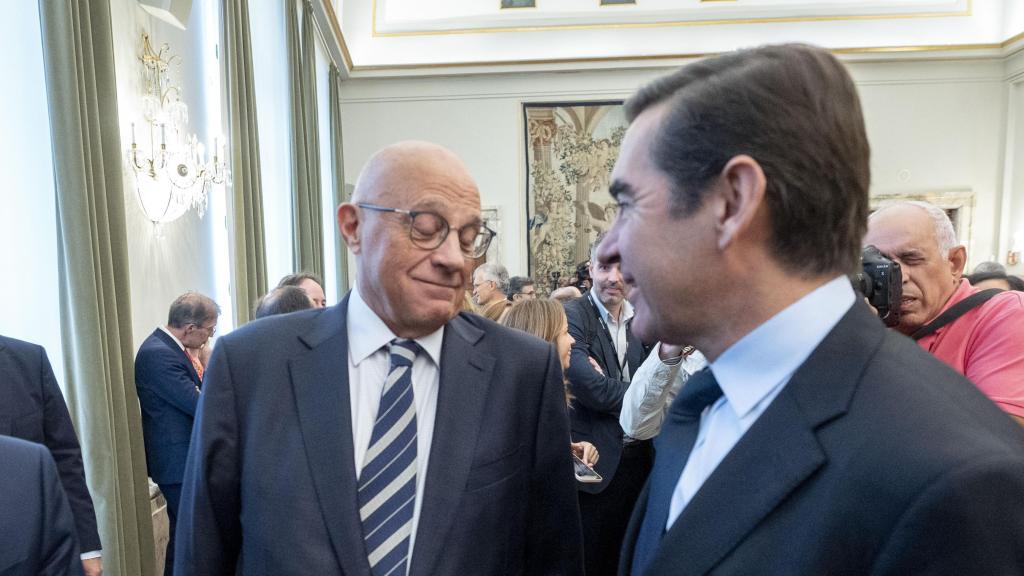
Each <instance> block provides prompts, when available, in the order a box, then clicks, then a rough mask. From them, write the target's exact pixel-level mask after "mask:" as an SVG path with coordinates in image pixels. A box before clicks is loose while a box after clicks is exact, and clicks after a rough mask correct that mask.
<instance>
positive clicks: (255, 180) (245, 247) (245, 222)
mask: <svg viewBox="0 0 1024 576" xmlns="http://www.w3.org/2000/svg"><path fill="white" fill-rule="evenodd" d="M221 9H222V13H223V15H224V28H223V32H224V38H223V39H222V44H223V46H224V69H225V78H226V83H225V86H226V89H227V96H228V123H229V124H230V131H231V181H232V184H231V197H232V208H233V219H232V222H233V230H234V240H233V243H232V244H233V245H232V251H233V258H232V260H233V266H234V275H233V282H234V289H235V290H234V292H235V303H234V306H235V310H234V311H235V323H236V325H238V326H241V325H242V324H244V323H246V322H248V321H249V320H250V319H251V315H252V309H253V308H252V307H253V304H254V303H255V302H256V301H257V300H258V299H259V297H260V296H262V295H263V294H265V293H266V292H267V251H266V240H265V236H264V231H263V183H262V180H261V178H260V146H259V130H258V129H257V121H256V84H255V82H254V81H253V73H252V39H251V35H250V26H249V0H223V2H222V4H221Z"/></svg>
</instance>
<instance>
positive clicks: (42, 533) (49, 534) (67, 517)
mask: <svg viewBox="0 0 1024 576" xmlns="http://www.w3.org/2000/svg"><path fill="white" fill-rule="evenodd" d="M0 462H2V463H3V473H0V573H3V574H4V576H38V575H40V574H46V575H47V576H50V575H52V576H70V575H79V574H82V562H81V560H79V558H78V542H77V541H76V540H75V519H74V518H73V517H72V514H71V507H70V506H68V499H67V497H66V496H65V495H64V490H63V489H62V488H61V479H60V476H59V474H58V472H57V467H56V466H54V462H53V458H52V455H51V454H50V453H49V451H48V450H47V449H46V448H45V447H44V446H41V445H39V444H35V443H33V442H28V441H25V440H21V439H19V438H8V437H6V436H0Z"/></svg>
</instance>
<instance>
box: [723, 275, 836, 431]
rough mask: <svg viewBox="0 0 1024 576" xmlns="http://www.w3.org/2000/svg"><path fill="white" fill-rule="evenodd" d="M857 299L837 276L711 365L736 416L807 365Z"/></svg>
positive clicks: (731, 347) (786, 309) (773, 318)
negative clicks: (805, 362)
mask: <svg viewBox="0 0 1024 576" xmlns="http://www.w3.org/2000/svg"><path fill="white" fill-rule="evenodd" d="M855 300H856V297H855V296H854V293H853V287H852V286H851V285H850V280H849V279H848V278H847V277H846V276H839V277H837V278H835V279H833V280H831V281H829V282H828V283H826V284H824V285H822V286H819V287H818V288H816V289H814V290H813V291H811V292H810V293H809V294H807V295H805V296H804V297H803V298H801V299H799V300H797V301H796V302H794V303H793V304H791V305H789V306H788V307H786V308H785V309H784V310H782V311H781V312H779V313H778V314H776V315H775V316H772V317H771V318H770V319H768V321H767V322H765V323H764V324H761V325H760V326H758V327H757V328H755V329H754V330H753V331H752V332H750V333H749V334H747V335H746V336H744V337H743V338H741V339H740V340H739V341H737V342H736V343H735V344H733V345H732V346H730V347H729V349H728V350H726V351H725V352H723V353H722V355H721V356H719V357H718V359H717V360H715V362H714V363H712V364H711V372H712V373H714V375H715V379H716V380H717V381H718V384H719V386H721V387H722V392H723V394H724V395H725V397H726V398H727V399H728V401H729V404H730V405H731V406H732V407H733V409H734V410H735V411H736V414H737V415H738V416H739V417H741V418H742V417H743V416H745V415H746V414H747V413H748V412H750V411H751V410H752V409H753V408H754V407H755V406H757V405H758V403H759V402H761V400H763V399H764V398H765V397H766V396H767V395H768V394H769V393H770V392H772V390H774V389H775V388H776V387H778V386H779V385H780V384H782V383H784V382H786V381H788V379H789V377H790V376H791V375H792V374H793V372H795V371H796V369H797V368H799V367H800V365H801V364H803V363H804V361H805V360H807V357H808V356H810V355H811V352H813V351H814V349H815V348H817V347H818V344H820V343H821V341H822V340H824V339H825V336H827V335H828V333H829V332H831V331H832V329H833V328H834V327H835V325H836V324H838V323H839V320H840V319H841V318H842V317H843V315H844V314H846V312H847V310H849V309H850V307H851V306H852V305H853V303H854V301H855Z"/></svg>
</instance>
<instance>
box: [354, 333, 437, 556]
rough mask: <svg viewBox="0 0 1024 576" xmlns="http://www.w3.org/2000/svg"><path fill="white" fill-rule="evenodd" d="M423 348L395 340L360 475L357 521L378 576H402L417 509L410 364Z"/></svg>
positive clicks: (414, 430)
mask: <svg viewBox="0 0 1024 576" xmlns="http://www.w3.org/2000/svg"><path fill="white" fill-rule="evenodd" d="M421 350H422V349H421V348H420V346H419V345H418V344H416V342H414V341H412V340H406V339H404V338H396V339H394V340H392V341H391V343H390V345H389V346H388V351H389V352H390V354H391V369H390V370H389V371H388V377H387V379H386V380H385V381H384V391H383V392H382V393H381V398H380V408H378V409H377V420H376V421H375V422H374V424H373V434H372V436H371V437H370V445H369V447H368V448H367V451H366V457H365V458H364V459H363V469H362V471H361V472H360V474H359V517H360V519H362V522H363V538H364V539H365V541H366V552H367V554H368V555H369V556H368V557H369V561H370V567H371V569H372V571H373V575H374V576H404V575H405V573H406V571H407V568H408V565H409V538H410V536H412V513H413V508H414V506H415V505H416V404H415V402H414V401H413V391H412V363H413V360H415V359H416V354H418V353H419V352H420V351H421Z"/></svg>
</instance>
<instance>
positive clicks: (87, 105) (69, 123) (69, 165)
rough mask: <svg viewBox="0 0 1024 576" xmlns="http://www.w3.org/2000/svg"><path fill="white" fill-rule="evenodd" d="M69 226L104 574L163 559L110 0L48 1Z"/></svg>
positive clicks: (81, 421)
mask: <svg viewBox="0 0 1024 576" xmlns="http://www.w3.org/2000/svg"><path fill="white" fill-rule="evenodd" d="M39 10H40V20H41V28H42V37H43V60H44V65H45V68H46V87H47V90H46V92H47V98H48V105H49V113H50V127H51V139H52V141H53V160H54V179H55V181H56V190H57V214H58V216H57V217H58V220H59V222H58V224H59V230H60V238H59V244H58V250H59V262H58V265H59V267H60V282H61V292H60V309H61V317H62V339H63V343H64V362H65V367H66V369H65V375H64V382H65V390H66V394H67V396H68V407H69V408H70V410H71V414H72V416H73V418H74V420H75V424H76V427H77V430H78V435H79V440H80V441H81V444H82V455H83V457H84V460H85V470H86V480H87V481H88V483H89V489H90V491H91V492H92V496H93V501H94V503H95V505H96V515H97V520H98V522H99V529H100V537H101V539H102V541H103V563H104V568H105V573H106V574H109V575H111V576H121V575H124V576H137V575H142V576H150V575H153V574H155V573H156V570H155V566H154V544H153V522H152V516H151V515H150V508H149V506H150V504H149V484H148V481H147V480H146V457H145V450H144V448H143V444H142V422H141V417H140V413H139V399H138V396H136V392H135V380H134V374H133V372H134V369H133V359H132V328H131V299H130V293H129V281H128V250H127V231H126V226H125V214H124V201H125V200H124V191H123V187H122V172H121V170H122V168H121V158H122V155H121V142H120V137H119V134H118V130H119V126H118V114H117V91H116V89H115V78H114V50H113V37H112V31H111V23H110V5H109V2H105V1H102V2H97V1H89V0H62V1H60V2H53V1H50V0H39Z"/></svg>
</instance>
